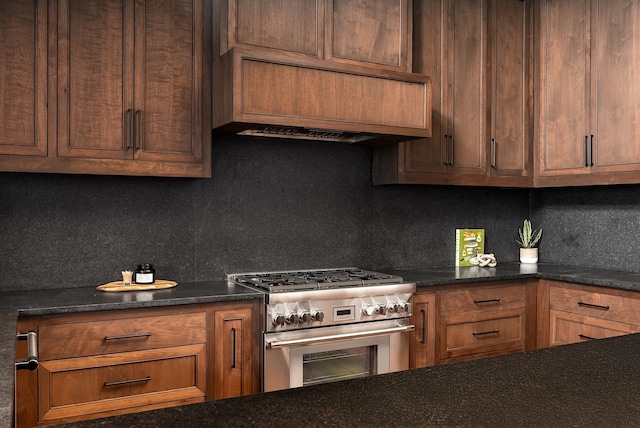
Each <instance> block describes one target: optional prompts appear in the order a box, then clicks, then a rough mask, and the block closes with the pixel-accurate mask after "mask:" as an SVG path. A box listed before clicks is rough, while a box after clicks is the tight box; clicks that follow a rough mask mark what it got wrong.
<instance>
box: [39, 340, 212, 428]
mask: <svg viewBox="0 0 640 428" xmlns="http://www.w3.org/2000/svg"><path fill="white" fill-rule="evenodd" d="M205 355H206V352H205V345H204V344H200V345H190V346H181V347H176V348H165V349H158V350H151V351H142V352H130V353H123V354H112V355H108V356H99V357H84V358H72V359H67V360H58V361H48V362H44V363H42V365H41V366H40V368H39V378H38V383H39V388H40V391H43V392H44V394H42V395H41V400H40V404H39V419H40V420H43V421H44V420H52V419H59V418H64V417H72V416H77V415H87V414H92V413H99V412H108V411H114V410H120V409H131V408H135V407H139V406H148V405H157V404H159V403H167V402H170V401H176V400H188V399H198V401H203V400H204V397H205V393H206V388H205V383H206V368H205V367H206V362H205Z"/></svg>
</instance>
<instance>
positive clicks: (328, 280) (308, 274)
mask: <svg viewBox="0 0 640 428" xmlns="http://www.w3.org/2000/svg"><path fill="white" fill-rule="evenodd" d="M225 277H226V279H227V281H230V282H233V283H235V284H240V285H247V286H251V287H257V288H259V289H261V290H264V291H268V292H269V293H277V292H286V291H300V290H315V289H325V288H343V287H366V286H370V285H380V284H391V283H399V282H402V278H401V277H399V276H394V275H389V274H386V273H380V272H373V271H368V270H363V269H358V268H355V267H348V268H338V269H313V270H295V271H280V272H255V273H237V274H227V275H225Z"/></svg>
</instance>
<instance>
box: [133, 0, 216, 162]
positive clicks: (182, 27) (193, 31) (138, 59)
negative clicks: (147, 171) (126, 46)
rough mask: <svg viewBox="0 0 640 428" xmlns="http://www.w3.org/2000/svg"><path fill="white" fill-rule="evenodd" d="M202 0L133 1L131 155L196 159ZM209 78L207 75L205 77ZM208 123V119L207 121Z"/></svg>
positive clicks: (199, 153)
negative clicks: (133, 57) (133, 71)
mask: <svg viewBox="0 0 640 428" xmlns="http://www.w3.org/2000/svg"><path fill="white" fill-rule="evenodd" d="M204 3H205V2H204V1H203V0H162V1H161V0H157V1H149V2H136V6H135V80H134V87H135V93H134V98H133V104H132V106H133V110H134V112H133V115H134V136H133V141H134V144H133V146H134V147H133V153H134V158H135V159H136V160H144V161H155V162H169V161H170V162H188V163H200V162H202V158H203V145H204V141H205V135H206V136H207V139H208V138H210V137H209V134H210V133H211V131H210V129H211V127H210V126H207V128H208V129H205V126H204V123H205V122H204V120H205V118H208V117H210V114H207V115H205V111H208V110H207V109H206V108H205V102H206V103H209V102H210V101H209V100H208V99H209V98H210V97H209V96H208V92H207V93H205V91H204V89H203V85H204V83H205V82H204V80H205V79H204V76H203V66H202V65H203V62H204V61H208V60H209V58H208V56H206V55H203V52H204V50H203V43H204V40H205V37H204V34H205V31H206V29H208V28H209V27H208V25H206V22H207V20H210V19H211V18H210V17H209V16H208V14H207V13H206V12H205V10H204ZM207 80H209V79H207ZM205 95H207V97H206V98H207V99H206V100H205ZM206 123H208V122H206Z"/></svg>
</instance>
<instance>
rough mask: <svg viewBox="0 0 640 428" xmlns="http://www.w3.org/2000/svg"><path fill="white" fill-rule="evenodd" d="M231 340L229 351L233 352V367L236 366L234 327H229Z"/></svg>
mask: <svg viewBox="0 0 640 428" xmlns="http://www.w3.org/2000/svg"><path fill="white" fill-rule="evenodd" d="M231 340H232V342H233V345H232V346H231V352H232V353H233V356H232V359H231V368H232V369H235V368H236V329H235V327H233V328H232V329H231Z"/></svg>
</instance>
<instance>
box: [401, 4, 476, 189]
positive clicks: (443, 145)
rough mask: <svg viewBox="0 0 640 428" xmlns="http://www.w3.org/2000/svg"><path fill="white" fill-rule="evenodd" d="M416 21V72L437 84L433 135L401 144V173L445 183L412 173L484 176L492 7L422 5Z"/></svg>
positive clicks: (445, 180) (418, 6)
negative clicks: (489, 12) (488, 31)
mask: <svg viewBox="0 0 640 428" xmlns="http://www.w3.org/2000/svg"><path fill="white" fill-rule="evenodd" d="M414 20H415V23H416V24H415V26H414V53H413V61H414V67H413V71H414V72H417V73H422V74H426V75H428V76H430V77H431V79H432V84H433V92H432V94H433V98H432V112H433V116H432V136H431V138H425V139H420V140H415V141H409V142H405V143H400V144H399V145H398V149H399V150H400V152H401V153H400V156H399V163H398V168H399V172H400V173H402V174H406V176H407V180H406V182H424V183H443V184H445V183H446V184H450V183H451V178H448V177H443V176H438V175H433V176H427V175H420V176H418V175H416V176H414V177H419V178H413V177H412V176H411V174H414V173H415V174H420V173H435V174H438V173H444V174H467V175H469V174H470V175H478V174H484V173H485V171H486V149H485V146H486V144H485V142H486V125H487V105H486V96H485V88H486V84H485V76H486V72H485V70H484V68H485V67H486V23H487V2H486V1H485V0H480V1H478V0H441V1H429V2H417V3H416V5H415V9H414Z"/></svg>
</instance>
